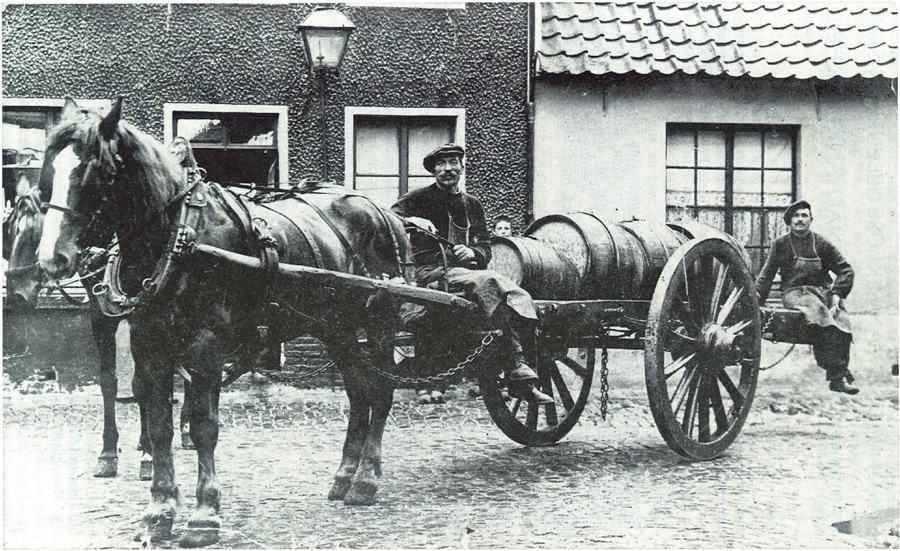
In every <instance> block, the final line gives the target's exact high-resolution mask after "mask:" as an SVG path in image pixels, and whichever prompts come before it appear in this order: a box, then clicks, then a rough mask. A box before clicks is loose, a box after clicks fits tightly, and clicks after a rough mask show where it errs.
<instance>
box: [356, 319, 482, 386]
mask: <svg viewBox="0 0 900 551" xmlns="http://www.w3.org/2000/svg"><path fill="white" fill-rule="evenodd" d="M492 342H494V333H493V331H491V332H489V333H488V334H487V335H485V336H484V338H482V339H481V343H480V344H479V345H478V346H476V347H475V350H473V351H472V353H471V354H469V355H468V356H466V359H464V360H463V361H461V362H459V363H458V364H456V365H455V366H453V367H451V368H450V369H448V370H447V371H444V372H443V373H438V374H437V375H431V376H429V377H403V376H401V375H395V374H393V373H388V372H387V371H384V370H383V369H380V368H378V367H376V366H375V365H372V364H368V363H366V366H367V367H368V368H369V369H371V370H372V371H374V372H375V373H377V374H379V375H381V376H382V377H384V378H385V379H390V380H391V381H394V382H395V383H407V384H416V385H417V384H423V383H439V382H441V381H443V380H444V379H446V378H448V377H450V376H452V375H455V374H457V373H459V372H460V371H462V370H463V369H465V368H466V367H467V366H468V365H469V364H470V363H472V362H473V361H475V358H477V357H478V356H479V355H480V354H481V353H482V352H484V349H485V348H486V347H487V346H488V345H490V344H491V343H492Z"/></svg>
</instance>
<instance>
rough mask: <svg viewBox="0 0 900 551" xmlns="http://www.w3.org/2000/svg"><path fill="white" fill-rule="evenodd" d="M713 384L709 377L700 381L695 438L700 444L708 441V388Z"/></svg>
mask: <svg viewBox="0 0 900 551" xmlns="http://www.w3.org/2000/svg"><path fill="white" fill-rule="evenodd" d="M711 384H715V381H714V380H712V378H710V377H703V378H701V379H700V400H699V403H698V405H697V414H698V418H697V438H698V439H699V440H700V441H701V442H709V441H710V430H709V387H710V385H711Z"/></svg>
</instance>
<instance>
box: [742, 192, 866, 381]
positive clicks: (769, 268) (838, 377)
mask: <svg viewBox="0 0 900 551" xmlns="http://www.w3.org/2000/svg"><path fill="white" fill-rule="evenodd" d="M812 220H813V218H812V207H811V206H810V204H809V203H808V202H806V201H797V202H796V203H794V204H792V205H791V206H789V207H788V208H787V210H786V211H785V212H784V223H785V224H787V225H788V226H789V227H790V229H791V231H790V233H788V234H787V235H784V236H782V237H779V238H778V239H777V240H776V241H775V244H774V245H773V246H772V248H771V249H770V250H769V257H768V258H767V259H766V264H765V266H763V269H762V271H761V272H760V274H759V278H758V279H757V280H756V292H757V294H758V295H759V301H760V304H762V303H763V302H764V301H765V300H766V298H767V297H768V296H769V290H770V289H771V287H772V280H773V279H775V274H776V273H778V272H781V291H782V294H781V302H782V303H783V304H784V306H785V308H793V309H795V310H800V311H801V312H803V315H804V317H805V318H806V322H807V323H808V324H810V330H811V331H814V336H813V340H814V343H813V354H814V356H815V358H816V363H818V364H819V367H821V368H822V369H824V370H825V377H826V379H827V380H828V382H829V384H828V388H830V389H831V390H833V391H835V392H845V393H847V394H856V393H858V392H859V389H858V388H856V387H855V386H853V385H852V384H851V383H852V382H853V375H852V374H851V373H850V370H849V369H847V366H848V365H849V364H850V341H852V340H853V336H852V334H851V332H850V319H849V317H848V315H847V310H846V309H845V308H844V299H845V298H847V295H848V294H850V290H851V289H852V288H853V268H852V267H851V266H850V264H849V263H848V262H847V261H846V260H845V259H844V256H843V255H842V254H841V253H840V251H838V250H837V248H835V246H834V245H832V244H831V243H830V242H829V241H828V240H826V239H825V238H824V237H822V236H821V235H819V234H817V233H813V232H812V231H810V229H809V227H810V224H812ZM832 273H834V274H835V276H836V279H835V280H834V283H832V281H831V274H832Z"/></svg>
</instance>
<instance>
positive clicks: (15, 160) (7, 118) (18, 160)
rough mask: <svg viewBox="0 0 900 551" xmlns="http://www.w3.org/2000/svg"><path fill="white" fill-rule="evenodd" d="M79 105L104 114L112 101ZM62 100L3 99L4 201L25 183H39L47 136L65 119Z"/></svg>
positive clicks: (13, 197)
mask: <svg viewBox="0 0 900 551" xmlns="http://www.w3.org/2000/svg"><path fill="white" fill-rule="evenodd" d="M77 102H78V104H79V105H82V106H84V107H92V108H94V109H98V110H100V111H101V112H104V113H105V112H106V111H107V110H108V109H109V101H105V100H104V101H90V100H77ZM63 103H64V100H61V99H13V98H9V99H7V98H4V100H3V202H4V204H6V203H13V202H14V201H15V199H16V184H17V183H18V182H20V181H21V182H23V184H24V182H25V180H26V179H27V181H28V184H29V185H30V186H31V187H33V186H36V185H37V183H38V176H39V174H40V171H41V164H43V162H44V152H45V151H46V142H47V134H48V133H49V131H50V129H51V128H53V127H54V126H56V125H57V124H59V122H60V117H61V116H62V106H63Z"/></svg>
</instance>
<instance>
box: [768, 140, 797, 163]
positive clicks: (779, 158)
mask: <svg viewBox="0 0 900 551" xmlns="http://www.w3.org/2000/svg"><path fill="white" fill-rule="evenodd" d="M765 141H766V147H765V149H766V168H793V163H792V162H791V158H792V155H791V136H790V135H789V134H788V133H786V132H777V131H776V132H766V137H765Z"/></svg>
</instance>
